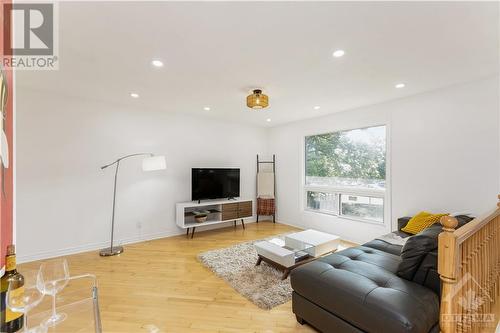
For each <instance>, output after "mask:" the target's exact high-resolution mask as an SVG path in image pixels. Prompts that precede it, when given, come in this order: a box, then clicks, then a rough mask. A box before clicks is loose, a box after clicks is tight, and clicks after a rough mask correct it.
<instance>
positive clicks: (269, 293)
mask: <svg viewBox="0 0 500 333" xmlns="http://www.w3.org/2000/svg"><path fill="white" fill-rule="evenodd" d="M271 238H281V239H283V238H284V234H283V235H277V236H274V237H270V238H269V239H271ZM259 241H261V240H255V241H252V242H247V243H241V244H237V245H234V246H231V247H227V248H223V249H218V250H213V251H207V252H203V253H200V254H199V255H198V259H199V260H200V261H201V262H202V263H203V264H204V265H205V266H207V267H208V268H209V269H210V270H212V271H213V272H214V273H215V274H216V275H217V276H219V277H220V278H222V279H224V280H225V281H226V282H228V283H229V284H230V285H231V287H233V289H234V290H236V291H237V292H238V293H240V294H241V295H243V296H245V297H246V298H247V299H249V300H250V301H252V302H253V303H254V304H255V305H257V306H258V307H259V308H262V309H266V310H267V309H272V308H274V307H275V306H277V305H280V304H283V303H286V302H288V301H289V300H291V298H292V287H291V286H290V278H289V277H288V278H287V279H285V280H281V276H282V272H280V271H278V270H277V269H275V268H273V267H271V266H269V265H268V264H267V263H265V262H262V263H261V264H260V266H255V263H256V262H257V251H255V247H254V246H253V244H254V243H256V242H259Z"/></svg>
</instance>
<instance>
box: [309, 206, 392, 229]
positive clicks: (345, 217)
mask: <svg viewBox="0 0 500 333" xmlns="http://www.w3.org/2000/svg"><path fill="white" fill-rule="evenodd" d="M302 213H312V214H320V215H326V216H332V217H336V218H338V219H342V220H348V221H354V222H361V223H367V224H373V225H377V226H380V227H384V226H385V222H377V221H372V220H367V219H362V218H356V217H350V216H342V215H337V214H335V213H330V212H326V211H318V210H312V209H304V210H303V211H302Z"/></svg>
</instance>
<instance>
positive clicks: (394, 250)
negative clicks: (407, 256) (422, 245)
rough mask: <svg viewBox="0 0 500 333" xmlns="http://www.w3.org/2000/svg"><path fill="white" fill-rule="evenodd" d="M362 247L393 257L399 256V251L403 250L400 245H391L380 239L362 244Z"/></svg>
mask: <svg viewBox="0 0 500 333" xmlns="http://www.w3.org/2000/svg"><path fill="white" fill-rule="evenodd" d="M363 246H365V247H371V248H372V249H376V250H380V251H384V252H387V253H390V254H393V255H395V256H399V254H400V253H401V249H402V248H403V246H402V245H396V244H391V243H388V242H386V241H384V240H381V239H374V240H372V241H369V242H368V243H365V244H363Z"/></svg>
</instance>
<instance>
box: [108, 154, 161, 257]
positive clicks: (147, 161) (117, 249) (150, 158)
mask: <svg viewBox="0 0 500 333" xmlns="http://www.w3.org/2000/svg"><path fill="white" fill-rule="evenodd" d="M136 156H145V158H144V159H143V160H142V171H155V170H164V169H166V168H167V164H166V161H165V156H162V155H155V154H153V153H137V154H130V155H126V156H123V157H120V158H119V159H117V160H116V161H114V162H113V163H110V164H106V165H104V166H102V167H101V169H102V170H104V169H106V168H109V167H110V166H113V165H116V169H115V183H114V189H113V213H112V215H111V244H110V247H108V248H105V249H102V250H101V251H100V252H99V255H100V256H102V257H109V256H114V255H117V254H120V253H122V252H123V247H122V246H113V235H114V230H115V204H116V180H117V179H118V169H119V168H120V162H121V161H123V160H125V159H127V158H131V157H136Z"/></svg>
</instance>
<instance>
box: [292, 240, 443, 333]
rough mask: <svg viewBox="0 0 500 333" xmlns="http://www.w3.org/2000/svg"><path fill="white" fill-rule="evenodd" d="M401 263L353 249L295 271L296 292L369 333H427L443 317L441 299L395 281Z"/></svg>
mask: <svg viewBox="0 0 500 333" xmlns="http://www.w3.org/2000/svg"><path fill="white" fill-rule="evenodd" d="M399 262H400V258H399V257H398V256H396V255H392V254H389V253H386V252H383V251H379V250H376V249H372V248H367V247H363V246H360V247H356V248H350V249H347V250H344V251H340V252H338V253H334V254H331V255H329V256H326V257H323V258H319V259H317V260H316V261H313V262H311V263H308V264H305V265H303V266H301V267H298V268H296V269H294V270H293V271H292V274H291V283H292V288H293V289H294V291H295V292H296V293H298V294H299V295H301V296H302V297H304V298H306V299H308V300H310V301H311V302H313V303H315V304H317V305H318V306H320V307H322V308H324V309H325V310H327V311H329V312H331V313H333V314H335V315H336V316H338V317H339V318H341V319H343V320H345V321H347V322H349V323H351V325H353V326H355V327H357V328H359V329H360V330H362V331H365V332H377V333H378V332H387V333H392V332H394V333H396V332H398V333H400V332H415V333H416V332H419V333H420V332H428V331H429V330H430V329H431V328H432V327H433V326H434V325H435V324H436V323H437V322H438V317H439V300H438V297H437V295H436V293H434V292H432V291H431V290H430V289H428V288H425V287H422V286H420V285H418V284H416V283H414V282H411V281H407V280H405V279H402V278H400V277H398V276H397V275H395V272H396V270H397V267H398V265H399Z"/></svg>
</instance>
